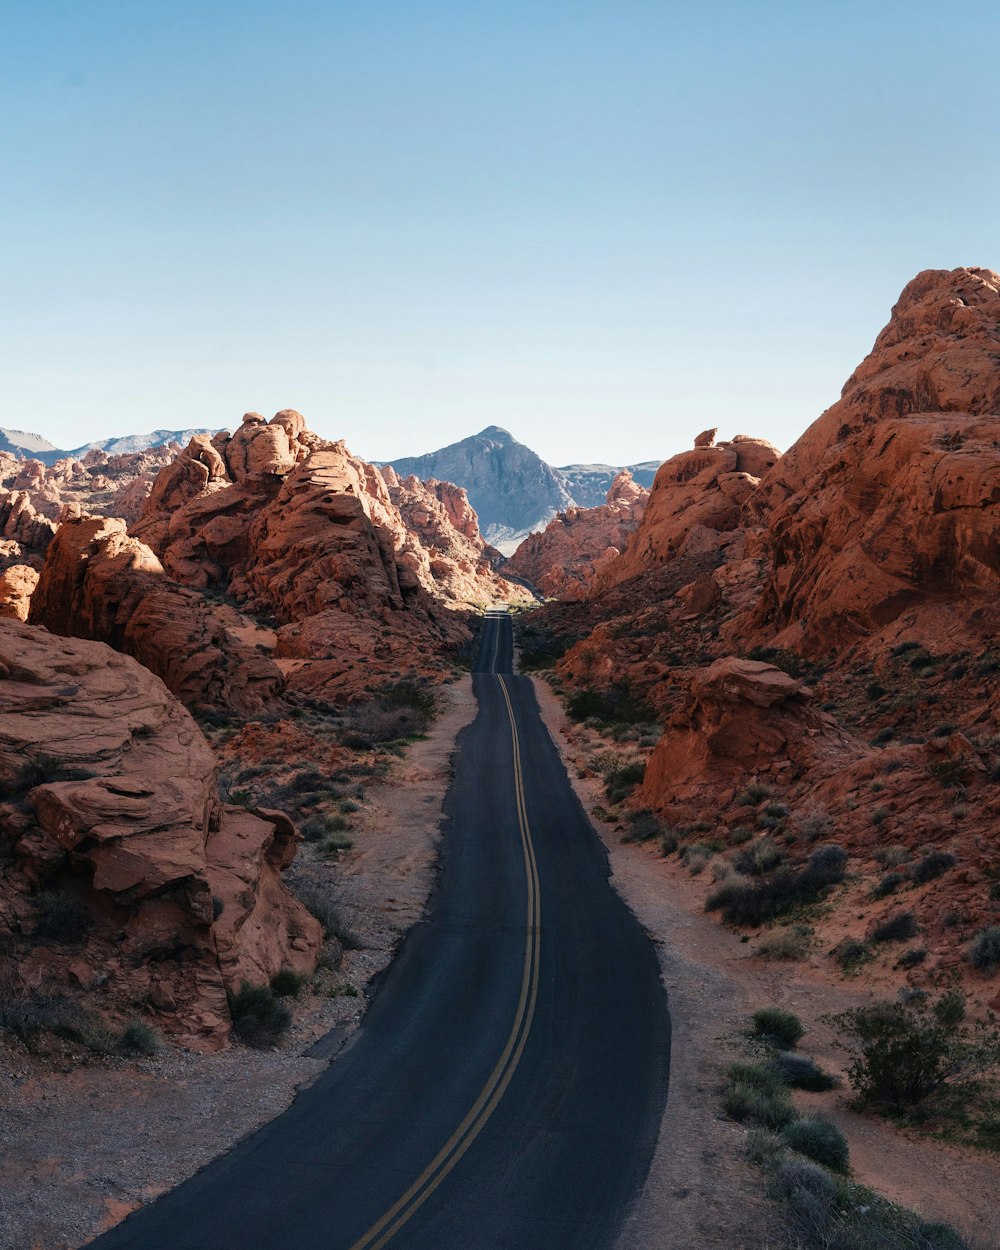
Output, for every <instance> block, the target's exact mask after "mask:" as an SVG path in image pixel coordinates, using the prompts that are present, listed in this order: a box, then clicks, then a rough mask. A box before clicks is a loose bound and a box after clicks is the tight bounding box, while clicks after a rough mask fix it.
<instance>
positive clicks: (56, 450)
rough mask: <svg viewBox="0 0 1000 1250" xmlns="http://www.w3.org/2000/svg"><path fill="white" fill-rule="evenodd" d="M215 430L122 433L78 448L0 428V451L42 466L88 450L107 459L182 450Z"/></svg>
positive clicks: (83, 453)
mask: <svg viewBox="0 0 1000 1250" xmlns="http://www.w3.org/2000/svg"><path fill="white" fill-rule="evenodd" d="M215 433H217V431H216V430H153V431H152V433H150V434H124V435H122V437H121V438H102V439H98V440H97V441H96V442H93V443H84V444H83V446H82V447H72V448H61V447H53V446H52V444H51V443H50V442H49V441H48V439H45V438H42V436H41V435H40V434H29V433H26V432H25V431H24V430H5V429H3V428H2V427H0V451H9V452H13V454H14V455H15V456H22V457H24V458H25V459H27V460H41V461H42V463H43V464H55V462H56V461H57V460H65V459H66V458H67V457H68V458H71V459H75V460H82V459H83V457H84V456H85V455H86V454H87V452H88V451H106V452H107V453H108V455H109V456H121V455H127V454H129V453H131V452H136V451H146V450H147V449H148V448H150V447H162V446H163V445H164V444H165V443H180V444H181V446H182V447H183V446H184V445H185V444H186V443H188V442H190V441H191V437H192V436H193V435H195V434H215Z"/></svg>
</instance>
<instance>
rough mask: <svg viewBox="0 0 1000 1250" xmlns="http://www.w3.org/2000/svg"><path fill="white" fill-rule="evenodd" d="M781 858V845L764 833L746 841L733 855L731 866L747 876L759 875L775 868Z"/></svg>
mask: <svg viewBox="0 0 1000 1250" xmlns="http://www.w3.org/2000/svg"><path fill="white" fill-rule="evenodd" d="M783 858H784V855H783V853H782V850H781V847H780V846H778V844H777V843H776V842H775V841H774V840H773V839H772V838H769V837H768V836H767V835H766V834H765V835H764V837H761V838H757V839H755V840H754V841H753V842H750V843H748V844H747V845H746V846H745V847H743V849H742V850H741V851H739V852H738V853H737V854H736V855H735V856H734V857H733V867H734V868H735V869H736V871H737V872H742V873H745V874H746V875H747V876H753V877H759V876H762V875H763V874H764V873H765V872H770V871H771V870H772V869H774V868H777V866H778V865H779V864H780V863H781V861H782V859H783Z"/></svg>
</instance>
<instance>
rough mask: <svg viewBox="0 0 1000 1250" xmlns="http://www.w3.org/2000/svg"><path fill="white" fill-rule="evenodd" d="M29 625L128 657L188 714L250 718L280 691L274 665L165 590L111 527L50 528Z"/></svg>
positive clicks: (195, 601)
mask: <svg viewBox="0 0 1000 1250" xmlns="http://www.w3.org/2000/svg"><path fill="white" fill-rule="evenodd" d="M28 619H29V620H30V621H31V623H32V624H35V625H44V626H45V627H46V628H47V629H48V630H50V631H51V632H52V633H54V634H62V635H64V636H66V637H75V638H89V639H92V640H94V641H99V642H106V643H108V644H109V645H110V646H112V647H114V649H115V650H116V651H121V652H123V653H124V654H125V655H131V656H133V657H134V658H135V659H137V660H138V661H139V662H140V663H141V664H143V665H145V667H146V668H148V669H149V670H150V671H151V672H153V673H155V674H156V675H157V677H159V678H160V679H161V680H162V681H163V683H164V684H165V685H166V687H167V689H168V690H170V691H171V692H172V693H173V694H175V695H176V696H177V698H179V699H180V700H181V702H182V703H184V704H185V705H186V706H187V707H189V708H191V709H193V710H199V711H204V710H207V709H215V710H217V711H220V712H227V713H229V712H236V713H238V714H242V715H257V714H260V713H261V712H264V711H267V710H270V709H272V708H273V706H274V702H275V700H276V699H277V698H278V697H279V695H280V693H281V691H282V689H283V687H284V679H283V678H282V676H281V673H280V671H279V670H278V668H277V667H276V666H275V665H274V663H273V662H272V661H271V660H269V659H268V658H266V657H265V656H263V655H261V654H259V653H258V652H257V651H255V650H254V649H253V648H251V647H249V646H247V645H246V644H245V643H243V642H241V641H240V640H239V639H238V638H237V637H235V636H234V635H233V634H232V633H231V632H229V630H227V628H226V627H225V625H224V624H223V623H222V621H221V620H220V619H219V616H218V614H217V613H216V611H215V610H214V608H213V605H212V604H210V603H209V602H208V601H207V600H206V599H205V597H204V596H203V595H200V594H198V592H197V591H194V590H190V589H188V588H187V587H184V586H178V585H176V584H175V583H172V582H170V581H169V580H168V579H167V578H166V576H165V574H164V571H163V567H162V565H161V564H160V561H159V560H158V559H157V557H156V556H155V555H154V554H153V552H152V551H151V550H150V549H149V548H148V547H147V546H145V544H143V543H141V542H139V540H138V539H136V538H132V537H131V536H130V535H129V534H128V533H127V531H126V528H125V522H124V521H120V520H117V519H113V518H111V519H109V518H103V517H100V518H98V517H78V518H72V519H69V520H66V521H64V522H63V523H62V524H61V525H60V526H59V530H58V532H57V533H56V536H55V539H54V540H53V541H52V543H51V544H50V546H49V549H48V552H47V554H46V557H45V564H44V566H43V568H42V573H41V579H40V581H39V582H38V586H37V589H36V590H35V592H34V594H33V596H32V599H31V608H30V613H29V616H28Z"/></svg>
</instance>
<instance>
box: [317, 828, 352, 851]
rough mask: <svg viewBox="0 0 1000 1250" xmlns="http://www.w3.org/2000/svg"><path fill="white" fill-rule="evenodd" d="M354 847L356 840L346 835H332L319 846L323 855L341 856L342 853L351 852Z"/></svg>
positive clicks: (328, 835) (338, 833)
mask: <svg viewBox="0 0 1000 1250" xmlns="http://www.w3.org/2000/svg"><path fill="white" fill-rule="evenodd" d="M353 846H354V839H353V838H351V837H349V836H348V835H347V834H346V833H340V832H337V833H330V834H327V836H326V837H325V838H324V839H323V841H322V842H321V843H320V844H319V849H320V852H321V854H323V855H328V856H329V855H339V854H340V852H341V851H349V850H350V849H351V848H352V847H353Z"/></svg>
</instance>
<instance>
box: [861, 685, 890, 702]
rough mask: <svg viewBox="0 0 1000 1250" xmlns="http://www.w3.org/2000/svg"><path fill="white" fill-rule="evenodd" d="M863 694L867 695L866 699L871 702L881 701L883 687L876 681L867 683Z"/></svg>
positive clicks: (883, 692) (883, 691)
mask: <svg viewBox="0 0 1000 1250" xmlns="http://www.w3.org/2000/svg"><path fill="white" fill-rule="evenodd" d="M865 693H866V694H867V695H868V698H869V699H871V700H873V701H874V700H876V699H881V698H882V696H883V695H884V694H885V686H883V685H882V683H881V682H878V681H872V682H869V683H868V686H867V688H866V690H865Z"/></svg>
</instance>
